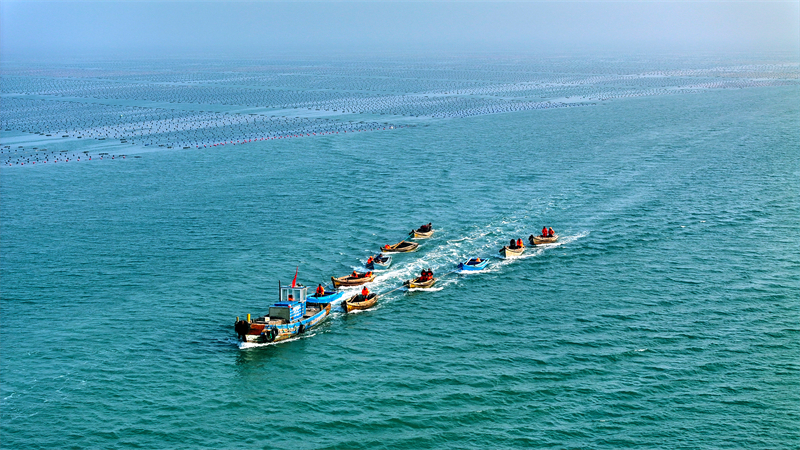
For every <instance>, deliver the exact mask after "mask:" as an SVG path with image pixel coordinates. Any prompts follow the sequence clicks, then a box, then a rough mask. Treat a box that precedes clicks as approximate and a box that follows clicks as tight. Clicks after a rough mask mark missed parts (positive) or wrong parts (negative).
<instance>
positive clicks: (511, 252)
mask: <svg viewBox="0 0 800 450" xmlns="http://www.w3.org/2000/svg"><path fill="white" fill-rule="evenodd" d="M523 252H525V247H515V248H511V247H509V246H507V245H506V246H505V247H503V248H501V249H500V254H501V255H503V258H516V257H517V256H522V253H523Z"/></svg>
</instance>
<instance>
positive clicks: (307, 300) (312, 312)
mask: <svg viewBox="0 0 800 450" xmlns="http://www.w3.org/2000/svg"><path fill="white" fill-rule="evenodd" d="M278 289H279V298H278V302H277V303H275V304H273V305H272V306H270V307H269V313H268V314H266V315H264V316H262V317H259V318H257V319H255V320H250V314H248V315H247V320H239V318H238V317H237V318H236V325H235V326H234V330H235V331H236V334H237V335H238V337H239V340H240V341H242V343H268V342H279V341H283V340H286V339H289V338H291V337H294V336H298V335H301V334H303V333H305V332H306V331H308V330H310V329H312V328H314V327H316V326H317V325H319V324H321V323H322V321H323V320H325V318H326V317H328V315H329V314H330V312H331V302H329V301H327V297H331V298H332V297H334V296H335V295H332V296H326V297H321V298H315V297H308V296H307V293H308V288H307V287H306V286H302V285H294V283H293V285H292V286H279V288H278ZM339 298H341V295H339Z"/></svg>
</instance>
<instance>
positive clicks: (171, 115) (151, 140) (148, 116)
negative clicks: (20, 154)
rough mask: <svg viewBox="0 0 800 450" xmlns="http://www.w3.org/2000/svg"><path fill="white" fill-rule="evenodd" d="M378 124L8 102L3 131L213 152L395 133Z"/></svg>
mask: <svg viewBox="0 0 800 450" xmlns="http://www.w3.org/2000/svg"><path fill="white" fill-rule="evenodd" d="M403 126H404V125H396V124H390V123H387V122H383V123H381V122H375V121H358V122H356V121H348V122H344V121H338V120H333V119H326V118H307V117H276V116H266V115H262V114H239V113H217V112H204V111H200V112H192V111H180V110H174V109H163V108H142V107H136V106H113V105H105V104H97V103H82V102H73V101H52V100H40V99H27V98H16V97H12V98H5V99H3V108H2V110H0V127H2V129H3V130H6V131H11V130H14V131H22V132H26V133H33V134H39V135H43V136H46V137H71V138H81V139H87V138H92V139H120V140H124V141H127V142H128V143H131V144H139V145H144V146H150V145H160V146H165V147H170V148H171V147H190V148H191V147H194V148H201V147H208V146H215V145H224V144H237V143H245V142H253V141H256V140H270V139H287V138H296V137H307V136H320V135H331V134H339V133H347V132H363V131H377V130H391V129H395V128H400V127H403Z"/></svg>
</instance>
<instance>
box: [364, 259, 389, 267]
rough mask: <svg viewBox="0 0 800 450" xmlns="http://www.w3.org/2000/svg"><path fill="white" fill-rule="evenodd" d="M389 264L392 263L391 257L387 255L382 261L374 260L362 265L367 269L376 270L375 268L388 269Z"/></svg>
mask: <svg viewBox="0 0 800 450" xmlns="http://www.w3.org/2000/svg"><path fill="white" fill-rule="evenodd" d="M391 265H392V257H391V256H387V257H386V261H384V262H380V261H377V260H375V261H373V262H372V263H370V264H364V267H366V268H367V270H376V269H377V270H382V269H388V268H389V266H391Z"/></svg>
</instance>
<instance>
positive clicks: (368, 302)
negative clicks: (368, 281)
mask: <svg viewBox="0 0 800 450" xmlns="http://www.w3.org/2000/svg"><path fill="white" fill-rule="evenodd" d="M375 303H378V294H376V293H374V292H373V293H371V294H369V295H367V297H366V298H365V297H364V296H363V295H361V294H357V295H354V296H352V297H350V298H348V299H347V300H345V301H344V302H343V303H342V309H344V310H345V312H350V311H355V310H361V309H368V308H372V307H373V306H375Z"/></svg>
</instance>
